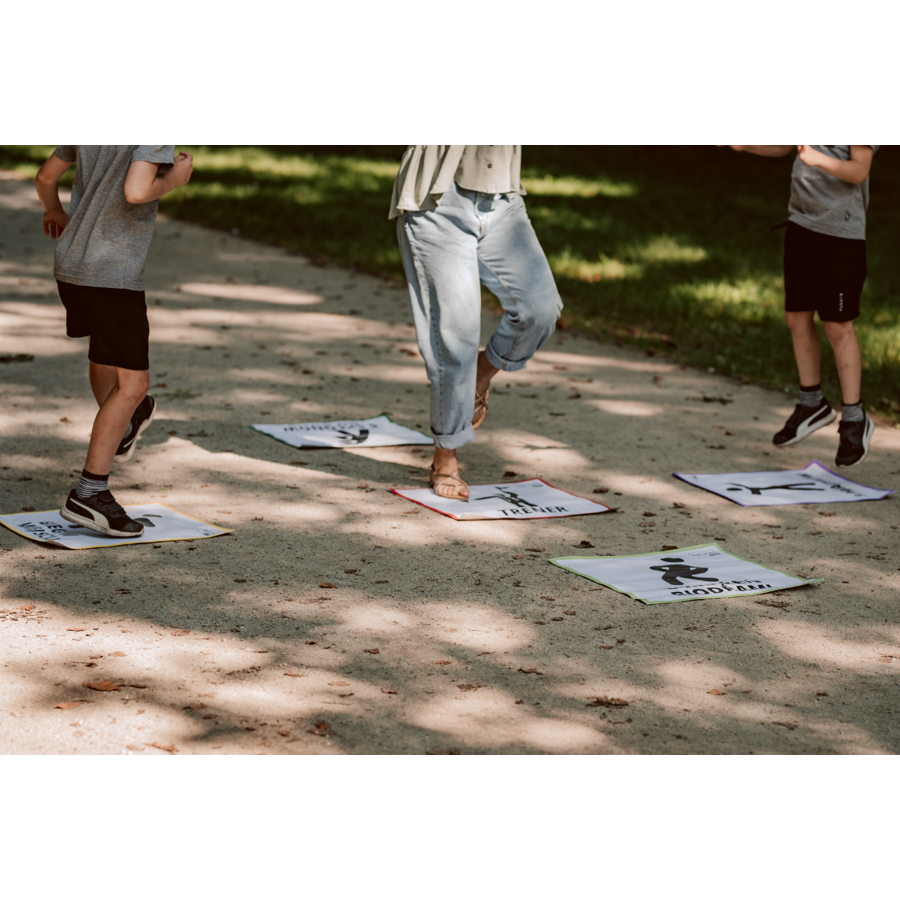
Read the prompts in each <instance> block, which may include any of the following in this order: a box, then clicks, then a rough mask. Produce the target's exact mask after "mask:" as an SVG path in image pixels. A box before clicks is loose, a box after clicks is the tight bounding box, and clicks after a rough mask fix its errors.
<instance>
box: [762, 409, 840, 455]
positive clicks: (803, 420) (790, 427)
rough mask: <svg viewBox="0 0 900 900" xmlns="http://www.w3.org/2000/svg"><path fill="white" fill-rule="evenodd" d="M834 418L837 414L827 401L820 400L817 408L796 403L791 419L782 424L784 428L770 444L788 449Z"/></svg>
mask: <svg viewBox="0 0 900 900" xmlns="http://www.w3.org/2000/svg"><path fill="white" fill-rule="evenodd" d="M836 418H837V413H836V412H835V411H834V410H833V409H832V408H831V404H830V403H829V402H828V401H827V400H822V402H821V403H820V404H819V405H818V406H803V404H801V403H798V404H797V405H796V406H795V407H794V411H793V412H792V413H791V417H790V418H789V419H788V420H787V422H785V423H784V428H782V429H781V431H779V432H778V434H776V435H775V437H773V438H772V443H773V444H774V445H775V446H776V447H790V445H791V444H796V443H797V442H798V441H802V440H803V438H805V437H809V436H810V435H811V434H812V433H813V432H814V431H815V430H816V429H818V428H821V427H822V426H823V425H828V424H829V423H830V422H833V421H834V420H835V419H836Z"/></svg>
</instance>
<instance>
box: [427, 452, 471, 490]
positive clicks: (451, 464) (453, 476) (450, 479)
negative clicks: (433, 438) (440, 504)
mask: <svg viewBox="0 0 900 900" xmlns="http://www.w3.org/2000/svg"><path fill="white" fill-rule="evenodd" d="M430 476H431V486H432V487H433V488H434V492H435V493H436V494H437V495H438V496H439V497H446V498H447V499H449V500H468V499H469V487H468V485H467V484H466V483H465V482H464V481H463V480H462V478H460V476H459V463H458V462H457V460H456V451H455V450H444V449H442V448H441V447H437V446H436V447H435V448H434V462H433V463H432V464H431V471H430Z"/></svg>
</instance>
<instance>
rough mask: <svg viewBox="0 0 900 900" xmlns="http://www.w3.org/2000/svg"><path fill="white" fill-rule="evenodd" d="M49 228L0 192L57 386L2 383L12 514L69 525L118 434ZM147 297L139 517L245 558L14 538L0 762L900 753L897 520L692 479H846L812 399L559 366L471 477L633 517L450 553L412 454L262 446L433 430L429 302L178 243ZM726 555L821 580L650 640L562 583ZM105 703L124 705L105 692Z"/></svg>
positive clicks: (23, 316) (166, 239)
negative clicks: (572, 566)
mask: <svg viewBox="0 0 900 900" xmlns="http://www.w3.org/2000/svg"><path fill="white" fill-rule="evenodd" d="M40 224H41V220H40V212H39V206H38V204H37V201H36V199H35V196H34V191H33V188H32V186H31V184H30V183H29V182H23V181H17V180H14V179H11V178H5V179H0V354H4V353H6V354H9V353H28V354H33V355H34V357H35V358H34V361H32V362H14V363H7V364H4V365H0V380H2V385H3V388H2V390H3V403H2V406H0V423H2V428H0V442H2V443H0V446H2V454H0V455H2V470H0V501H2V502H0V512H3V513H11V512H17V511H19V510H21V509H22V508H23V507H29V506H30V507H35V508H36V509H38V510H41V509H52V508H54V507H58V506H59V505H60V503H61V502H62V500H63V499H64V498H65V495H66V493H67V492H68V490H69V489H70V488H71V486H72V484H73V481H74V479H75V477H76V475H77V473H78V472H79V471H80V467H81V465H82V461H83V456H84V452H85V448H86V443H87V436H88V431H89V428H90V424H91V421H92V418H93V415H94V409H93V401H92V400H91V399H89V398H90V392H89V389H88V385H87V378H86V363H85V348H84V346H83V344H82V343H81V342H76V341H70V340H67V339H66V338H65V336H64V327H63V310H62V307H61V305H60V303H59V301H58V299H57V298H56V293H55V285H54V282H53V280H52V252H53V247H52V244H51V242H50V241H49V240H48V239H46V238H44V237H43V235H42V234H41V228H40ZM385 227H387V224H386V225H385ZM147 270H148V273H149V277H148V282H147V289H148V300H149V303H150V305H151V313H150V316H151V341H152V344H151V361H152V370H151V383H152V384H153V385H155V386H154V388H153V389H152V392H153V393H154V395H155V396H156V397H157V398H158V400H159V408H160V412H159V415H158V417H157V419H156V422H155V423H154V424H153V426H152V427H151V428H150V429H149V430H148V431H147V432H146V434H145V436H144V438H143V439H142V442H141V444H140V445H139V448H138V451H137V452H136V454H135V456H134V458H133V460H132V461H131V462H130V463H128V464H126V465H124V466H123V467H122V468H121V470H120V471H116V470H114V475H113V479H114V481H113V484H114V490H115V493H116V496H117V498H118V499H119V500H120V501H121V502H123V503H125V504H129V503H137V502H153V501H163V502H165V503H167V504H169V505H171V506H174V507H175V508H176V509H180V510H182V511H184V512H187V513H189V514H191V515H194V516H197V517H198V518H201V519H204V520H207V521H211V522H216V523H218V524H221V525H227V526H229V527H233V528H234V529H235V532H234V534H232V535H229V536H225V537H219V538H215V539H210V540H201V541H194V542H179V543H166V544H161V545H157V546H154V545H151V544H147V545H142V546H135V547H124V548H109V549H105V550H89V551H80V552H72V551H65V550H60V549H55V548H52V547H47V546H44V545H41V544H37V543H32V542H29V541H26V540H24V539H22V538H20V537H18V536H17V535H15V534H13V533H12V532H10V531H8V530H6V529H0V590H2V597H0V607H2V610H0V630H2V631H0V633H2V642H0V647H2V649H0V679H2V685H3V689H2V691H0V717H2V721H4V722H5V725H4V727H3V728H2V729H0V751H2V752H5V753H116V754H120V753H145V754H146V753H168V752H177V753H182V754H189V753H423V752H429V753H457V752H458V753H747V752H754V753H885V752H887V753H894V752H897V750H898V749H900V715H898V712H900V701H898V699H897V696H898V695H897V682H898V673H900V613H898V607H897V602H896V598H897V595H896V588H897V584H898V568H897V567H898V565H900V555H898V553H897V546H898V537H900V532H898V530H897V514H896V509H897V506H896V504H897V502H898V501H897V500H896V498H891V499H888V500H885V501H881V502H877V503H854V504H836V505H831V506H820V507H802V506H794V507H775V508H770V509H765V510H749V509H743V508H741V507H738V506H736V505H734V504H731V503H728V502H727V501H725V500H722V499H720V498H718V497H716V496H714V495H712V494H708V493H705V492H702V491H700V490H697V489H695V488H692V487H690V486H688V485H686V484H683V483H681V482H678V481H676V480H675V479H673V478H672V477H671V475H670V472H671V471H672V470H673V469H675V470H679V471H685V472H704V471H729V470H754V469H766V468H773V469H774V468H782V467H792V468H793V467H801V466H803V465H805V464H806V463H807V462H809V461H810V460H811V459H813V458H819V459H820V460H822V461H823V462H824V463H825V464H826V465H831V463H832V460H833V458H834V451H835V449H836V444H837V435H836V426H829V427H828V428H826V429H823V431H822V432H819V433H818V434H817V435H814V436H813V437H812V438H811V439H809V440H808V441H806V442H805V443H803V444H801V445H800V446H799V447H796V448H793V449H790V450H787V451H784V452H780V453H779V452H776V451H774V449H772V448H771V444H770V440H771V435H772V434H773V433H774V431H775V430H777V428H778V427H779V426H780V425H781V424H782V422H783V420H784V418H785V417H786V416H787V414H788V413H789V412H790V410H791V408H792V405H793V399H792V398H788V397H787V396H785V395H779V394H774V393H772V392H768V391H764V390H761V389H759V388H756V387H752V386H744V385H741V384H739V383H738V382H735V381H733V380H730V379H725V378H721V377H718V376H716V375H713V374H708V373H703V372H698V371H696V370H690V369H684V368H681V367H679V366H678V365H676V364H673V363H672V362H670V361H665V360H661V359H660V358H659V357H656V358H648V357H647V356H645V355H643V354H641V353H639V352H637V351H635V350H633V349H630V348H625V347H623V348H617V347H615V346H612V345H608V344H604V343H599V342H597V341H596V340H594V339H591V338H587V337H584V336H578V335H569V334H565V333H557V335H556V336H554V338H553V339H552V340H551V341H550V343H549V344H548V345H547V346H546V348H545V349H544V350H543V351H542V352H541V353H539V354H538V355H537V357H536V359H535V361H534V363H533V364H532V365H531V366H530V367H529V368H528V369H526V370H525V371H523V372H520V373H517V374H515V375H512V376H509V377H505V378H504V377H503V376H502V375H501V376H500V377H499V378H498V380H497V381H496V382H495V385H496V388H497V389H496V390H495V391H493V392H492V395H491V400H492V403H491V409H490V413H489V417H488V420H487V422H486V424H485V427H484V428H483V429H481V430H480V431H479V435H478V437H479V439H478V443H477V444H476V445H474V446H472V447H471V448H467V449H466V451H465V455H464V462H465V464H466V468H465V474H466V476H467V478H468V480H469V481H470V482H471V483H480V482H481V483H483V482H489V481H493V480H497V479H500V478H501V477H502V476H503V475H504V473H508V472H515V473H517V477H520V478H521V477H532V476H541V477H543V478H545V479H546V480H547V481H549V482H550V483H552V484H554V485H556V486H558V487H561V488H564V489H566V490H570V491H573V492H575V493H578V494H581V495H584V496H593V494H592V493H591V492H592V491H593V490H594V489H595V488H597V487H604V488H608V493H606V494H605V495H603V496H602V497H601V498H600V499H603V500H605V501H607V502H608V503H610V505H615V506H620V507H621V509H622V511H621V512H620V513H614V514H606V515H600V516H588V517H581V518H570V519H555V520H552V519H551V520H541V521H518V522H455V521H452V520H450V519H448V518H445V517H443V516H439V515H437V514H435V513H431V512H428V511H427V510H424V509H418V508H414V507H413V505H412V504H410V503H408V502H406V501H404V500H402V499H400V498H398V497H396V496H394V495H391V494H389V493H387V491H388V489H389V488H391V487H398V486H406V487H422V486H425V484H426V472H427V455H426V454H424V453H422V452H421V451H419V450H416V449H415V448H406V447H401V448H384V449H367V450H364V449H359V450H344V451H341V450H335V451H329V450H321V451H314V452H310V451H297V450H292V449H291V448H290V447H287V446H285V445H283V444H279V443H277V442H276V441H273V440H271V439H269V438H266V437H264V436H262V435H260V434H257V433H255V432H253V431H251V430H250V428H249V427H248V426H249V425H250V424H251V423H253V422H261V421H273V422H290V421H304V420H305V421H315V420H317V419H322V418H328V417H336V416H360V417H362V416H370V415H377V414H379V413H382V412H388V413H390V414H391V415H392V416H393V417H394V418H395V419H396V420H397V421H399V422H401V423H403V424H407V425H411V426H414V427H421V426H427V422H428V418H427V403H428V391H427V385H426V380H425V374H424V370H423V366H422V363H421V359H419V358H418V355H417V353H416V345H415V338H414V332H413V329H412V327H411V325H410V317H409V314H408V307H407V304H408V299H407V295H406V292H405V289H401V288H398V287H396V286H394V285H392V284H388V283H385V282H383V281H380V280H379V279H376V278H373V277H369V276H364V275H357V274H354V273H352V272H350V271H348V270H345V269H342V268H337V267H332V266H325V267H318V266H315V265H313V264H312V263H311V262H310V261H309V260H308V259H306V258H305V257H302V256H298V255H292V254H290V253H287V252H284V251H281V250H278V249H274V248H271V247H267V246H263V245H259V244H255V243H251V242H249V241H244V240H241V239H239V238H236V237H231V236H228V235H226V234H223V233H221V232H216V231H211V230H207V229H204V228H199V227H193V226H190V225H186V224H183V223H180V222H175V221H165V220H161V221H160V222H159V225H158V230H157V234H156V237H155V238H154V243H153V246H152V249H151V252H150V258H149V261H148V266H147ZM492 321H493V320H492V317H491V316H490V315H486V316H485V322H484V327H485V333H488V329H489V328H490V327H491V325H492ZM785 339H786V340H787V335H785ZM898 449H900V431H897V430H894V429H890V428H888V427H880V428H879V429H878V430H877V431H876V433H875V437H874V441H873V449H872V451H871V453H870V458H869V459H868V460H867V461H866V462H865V463H864V464H863V465H862V466H860V467H859V468H857V469H854V470H853V472H852V473H851V476H852V477H854V478H856V479H858V480H860V481H863V482H864V483H866V484H871V485H874V486H877V487H882V488H891V487H900V457H898V455H897V451H898ZM297 462H303V463H305V465H292V463H297ZM510 480H512V476H510ZM676 503H677V504H684V505H685V508H684V509H679V508H676V507H675V506H674V504H676ZM644 513H654V514H655V515H653V516H646V515H643V514H644ZM712 539H716V540H717V541H719V542H720V543H721V544H722V546H723V547H724V548H725V549H727V550H729V551H732V552H734V553H736V554H737V555H739V556H743V557H747V558H750V559H753V560H754V561H756V562H759V563H762V564H764V565H769V566H773V567H776V568H784V569H785V570H787V571H790V572H792V573H794V574H812V575H820V576H822V577H824V579H825V581H824V583H823V584H822V585H820V586H815V587H806V588H800V589H796V590H793V591H788V592H784V593H780V594H778V595H766V596H764V597H744V598H739V599H734V598H732V599H724V600H717V599H709V600H704V601H698V602H686V603H679V604H671V605H662V606H656V607H646V606H643V605H642V604H640V603H638V602H636V601H633V600H630V599H628V598H627V597H625V596H623V595H621V594H618V593H615V592H613V591H611V590H608V589H605V588H600V587H599V586H597V585H594V584H593V583H591V582H589V581H587V580H584V579H580V578H578V577H576V576H574V575H570V574H568V573H565V572H563V571H561V570H559V569H557V568H556V567H554V566H552V565H550V564H548V562H547V560H548V559H550V558H551V557H553V556H559V555H574V554H576V553H579V552H584V553H588V552H595V553H598V554H625V553H641V552H652V551H657V550H660V549H661V548H662V547H663V546H664V545H666V544H674V545H678V546H687V545H691V544H698V543H703V542H706V541H709V540H712ZM583 541H587V542H589V543H591V544H593V545H594V546H595V547H596V550H595V551H589V550H580V549H579V545H580V544H581V543H582V542H583ZM529 548H530V549H529ZM323 581H324V582H328V583H330V584H332V585H334V588H321V587H320V586H319V585H320V583H321V582H323ZM551 598H552V599H551ZM769 603H775V604H776V605H768V604H769ZM779 603H783V604H785V608H781V607H780V606H779V605H777V604H779ZM566 611H568V614H566ZM604 647H611V648H612V649H608V650H607V649H603V648H604ZM104 680H112V681H113V682H115V683H116V684H119V685H130V686H125V687H123V689H122V690H121V691H115V692H108V693H101V692H96V691H92V690H89V689H86V688H84V687H83V686H82V685H83V683H84V682H85V681H90V682H100V681H104ZM137 685H142V687H137ZM711 690H717V691H721V692H723V693H721V694H710V693H709V691H711ZM597 697H611V698H619V699H621V700H624V701H626V702H627V704H628V705H627V706H615V705H614V706H612V707H610V706H592V705H589V704H591V702H592V700H593V699H594V698H597ZM66 702H69V703H76V702H77V703H80V705H78V706H73V707H72V708H69V709H65V710H63V709H59V708H57V706H56V705H57V704H59V703H66ZM317 722H319V723H321V722H325V723H327V727H326V726H319V727H318V728H317V727H316V723H317ZM311 731H312V732H318V733H311Z"/></svg>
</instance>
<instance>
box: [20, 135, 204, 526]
mask: <svg viewBox="0 0 900 900" xmlns="http://www.w3.org/2000/svg"><path fill="white" fill-rule="evenodd" d="M72 163H76V174H75V183H74V186H73V188H72V203H71V211H70V213H68V214H67V213H66V212H65V211H64V210H63V208H62V204H61V203H60V200H59V180H60V178H61V177H62V176H63V174H64V173H65V172H66V170H67V169H68V168H69V167H70V166H71V165H72ZM191 163H192V157H191V156H190V155H189V154H187V153H181V154H179V155H178V157H177V158H175V148H174V146H166V145H162V146H150V145H148V146H143V145H118V146H111V145H105V146H98V145H92V146H87V145H78V146H74V145H65V146H60V147H57V149H56V151H55V152H54V153H53V155H52V156H51V157H50V158H49V159H48V160H47V161H46V162H45V163H44V165H43V166H41V169H40V171H39V172H38V174H37V179H36V186H37V193H38V197H39V198H40V200H41V204H42V205H43V207H44V234H46V235H48V236H49V237H51V238H53V239H58V242H57V246H56V261H55V264H54V267H53V273H54V275H55V276H56V281H57V285H58V287H59V297H60V300H62V302H63V305H64V306H65V308H66V333H67V334H68V336H69V337H72V338H81V337H86V338H88V340H89V342H90V344H89V349H88V361H89V363H88V371H89V377H90V383H91V390H92V391H93V393H94V397H95V398H96V400H97V405H98V406H99V407H100V409H99V411H98V412H97V417H96V418H95V419H94V426H93V429H92V431H91V440H90V444H89V446H88V452H87V459H86V460H85V464H84V471H83V472H82V473H81V480H80V481H79V483H78V486H77V487H76V488H75V489H74V490H73V491H72V492H71V493H70V494H69V496H68V498H67V499H66V502H65V504H64V505H63V507H62V509H61V510H60V514H61V515H62V517H63V518H64V519H66V520H68V521H69V522H72V523H74V524H76V525H83V526H85V527H86V528H90V529H92V530H93V531H97V532H99V533H100V534H107V535H110V536H112V537H140V535H142V534H143V533H144V528H143V526H142V525H141V524H140V523H139V522H135V521H134V520H133V519H131V518H129V517H128V515H127V514H126V513H125V511H124V510H123V509H122V507H121V506H120V505H119V504H118V503H117V502H116V500H115V498H114V497H113V495H112V493H111V492H110V490H109V469H110V465H111V463H112V461H113V459H117V460H119V461H124V460H127V459H129V458H130V457H131V455H132V453H133V452H134V446H135V443H136V442H137V439H138V437H139V435H140V434H141V432H142V431H143V430H144V429H145V428H146V427H147V426H148V425H149V424H150V422H151V421H152V419H153V416H154V413H155V412H156V402H155V401H154V399H153V398H152V397H150V396H149V395H147V389H148V387H149V386H150V372H149V369H150V360H149V336H150V326H149V323H148V321H147V304H146V301H145V298H144V262H145V260H146V257H147V249H148V248H149V246H150V239H151V237H152V236H153V226H154V224H155V222H156V210H157V206H158V201H159V198H160V197H162V196H163V195H164V194H167V193H169V191H172V190H174V189H175V188H176V187H179V186H180V185H183V184H187V182H188V180H189V179H190V177H191V172H192V164H191Z"/></svg>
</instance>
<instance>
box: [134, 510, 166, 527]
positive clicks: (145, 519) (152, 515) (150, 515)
mask: <svg viewBox="0 0 900 900" xmlns="http://www.w3.org/2000/svg"><path fill="white" fill-rule="evenodd" d="M151 518H153V519H161V518H162V516H158V515H157V514H156V513H147V514H146V515H144V516H138V518H136V519H135V520H134V521H135V522H143V523H144V524H145V525H146V526H147V527H148V528H156V525H154V524H153V522H151V521H150V519H151Z"/></svg>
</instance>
